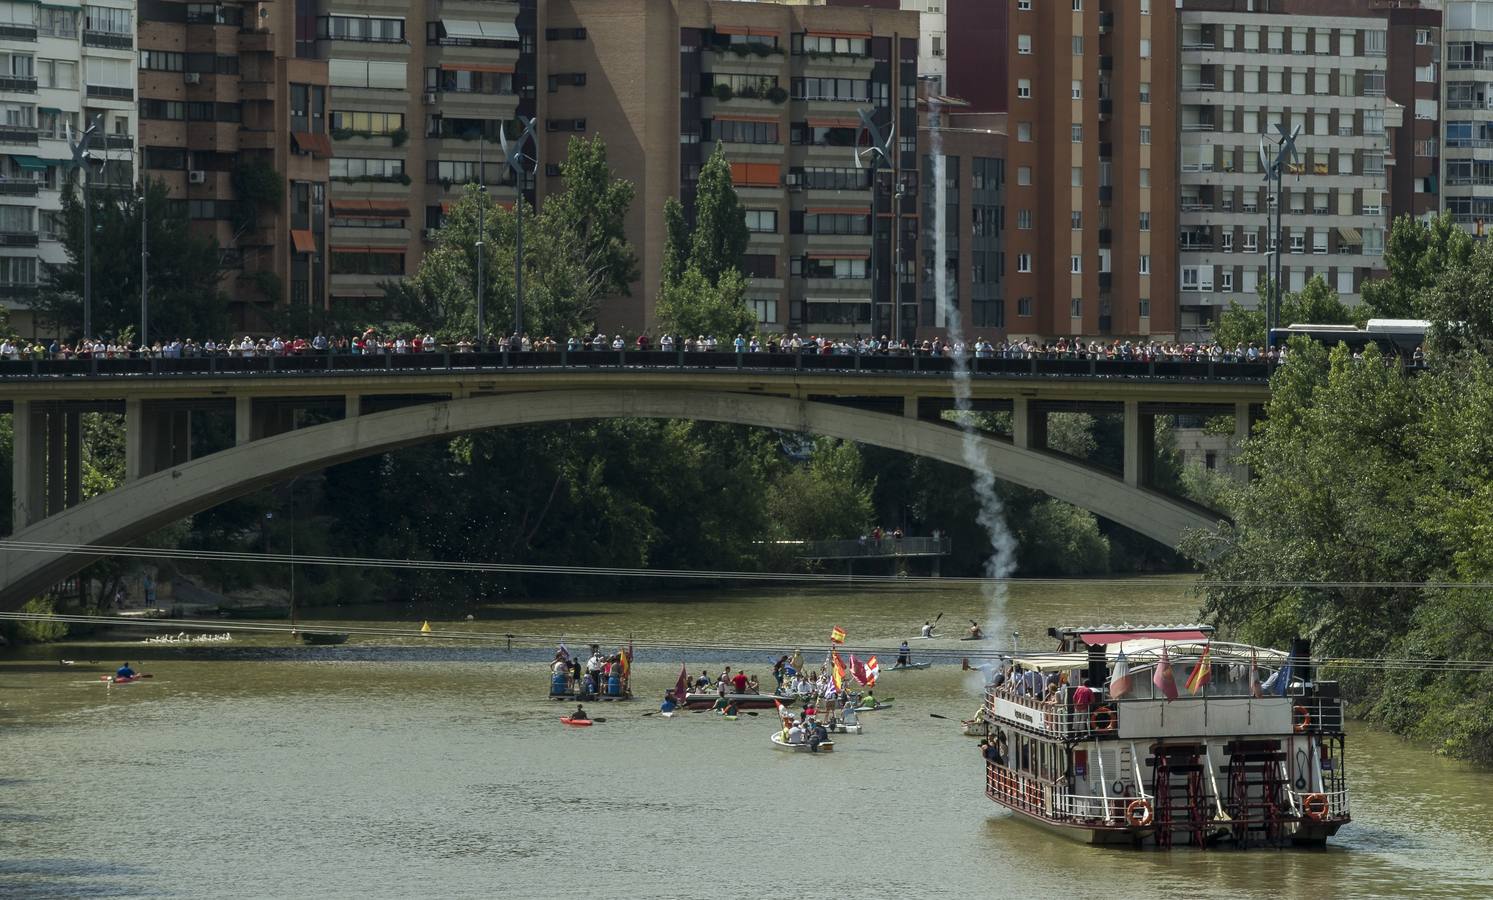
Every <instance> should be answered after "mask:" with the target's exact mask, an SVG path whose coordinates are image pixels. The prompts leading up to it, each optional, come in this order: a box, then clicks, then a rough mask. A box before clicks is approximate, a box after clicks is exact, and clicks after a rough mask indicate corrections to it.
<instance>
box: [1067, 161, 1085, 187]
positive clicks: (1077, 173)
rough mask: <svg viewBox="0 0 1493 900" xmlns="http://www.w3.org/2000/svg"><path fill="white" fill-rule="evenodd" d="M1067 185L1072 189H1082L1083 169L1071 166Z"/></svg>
mask: <svg viewBox="0 0 1493 900" xmlns="http://www.w3.org/2000/svg"><path fill="white" fill-rule="evenodd" d="M1068 183H1069V184H1071V185H1072V186H1073V187H1083V167H1082V166H1073V167H1072V168H1071V169H1069V171H1068Z"/></svg>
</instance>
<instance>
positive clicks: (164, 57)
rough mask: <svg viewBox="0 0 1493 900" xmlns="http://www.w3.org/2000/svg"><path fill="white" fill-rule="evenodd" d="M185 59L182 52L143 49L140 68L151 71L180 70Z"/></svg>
mask: <svg viewBox="0 0 1493 900" xmlns="http://www.w3.org/2000/svg"><path fill="white" fill-rule="evenodd" d="M185 59H186V58H185V57H184V56H183V55H182V54H180V53H172V52H170V51H167V50H141V51H140V68H141V69H145V70H148V71H151V72H180V71H182V70H183V68H184V66H185Z"/></svg>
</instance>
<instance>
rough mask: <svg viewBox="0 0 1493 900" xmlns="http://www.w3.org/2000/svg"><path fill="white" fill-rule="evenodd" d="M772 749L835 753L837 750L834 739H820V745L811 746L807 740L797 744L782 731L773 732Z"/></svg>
mask: <svg viewBox="0 0 1493 900" xmlns="http://www.w3.org/2000/svg"><path fill="white" fill-rule="evenodd" d="M772 749H774V750H783V751H786V752H788V753H833V752H835V742H834V741H820V742H819V743H818V745H816V746H811V745H810V744H809V743H808V742H807V741H800V742H799V743H797V744H794V743H790V742H789V740H788V737H787V735H785V734H783V732H781V731H774V732H773V733H772Z"/></svg>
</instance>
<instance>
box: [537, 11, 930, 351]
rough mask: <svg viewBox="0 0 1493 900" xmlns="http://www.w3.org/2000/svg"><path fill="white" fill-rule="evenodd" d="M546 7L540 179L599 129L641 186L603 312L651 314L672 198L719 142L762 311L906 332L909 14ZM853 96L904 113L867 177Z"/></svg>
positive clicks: (887, 112) (912, 107)
mask: <svg viewBox="0 0 1493 900" xmlns="http://www.w3.org/2000/svg"><path fill="white" fill-rule="evenodd" d="M540 12H541V17H540V22H539V27H540V29H541V33H542V35H543V38H544V39H543V42H542V44H541V52H540V62H539V66H540V69H539V77H540V80H541V82H542V83H544V84H546V86H547V88H548V89H547V90H546V92H545V102H544V105H543V111H542V112H541V119H542V121H543V142H542V143H543V148H542V159H543V163H544V165H543V169H542V172H541V184H540V188H539V192H540V193H541V195H542V194H543V193H544V192H545V191H547V190H550V189H553V187H555V186H558V184H559V182H558V175H559V162H560V160H561V159H562V158H563V155H564V152H565V146H566V142H567V141H568V140H569V138H570V136H571V135H572V134H575V133H584V134H597V135H600V136H601V137H603V138H605V139H606V141H607V147H608V152H609V154H610V159H611V163H612V166H613V168H614V169H615V170H616V171H617V174H618V175H619V176H620V177H622V178H626V179H629V180H631V181H632V182H633V183H634V184H635V185H637V197H636V199H635V200H634V202H633V207H632V210H631V212H630V214H629V217H628V232H629V236H630V238H631V240H632V242H633V244H634V246H635V247H636V248H637V251H638V256H639V265H640V274H641V277H640V281H639V283H638V284H637V285H635V286H634V288H633V292H632V296H631V297H628V298H617V300H616V301H615V302H610V303H609V304H608V305H607V307H606V308H605V309H604V310H603V313H602V322H603V327H605V328H609V329H610V328H612V327H613V325H614V324H615V325H618V326H625V327H629V328H633V327H638V326H640V325H642V324H644V323H649V322H651V321H652V310H653V303H654V299H655V297H656V295H657V292H658V279H659V265H660V261H661V257H662V249H663V233H664V227H663V203H664V199H665V198H667V197H671V196H675V197H679V198H680V199H681V200H682V201H683V202H684V204H685V207H686V209H687V210H689V209H691V207H692V204H693V200H694V194H695V188H696V183H697V179H698V176H699V170H700V166H701V165H702V164H703V163H704V161H705V160H706V159H707V158H708V157H709V155H710V154H711V153H712V152H713V151H714V149H715V148H716V146H721V147H722V148H724V151H725V153H726V155H727V156H728V158H729V159H730V161H731V165H732V170H733V175H734V177H735V182H736V187H737V191H738V193H739V194H740V196H741V199H742V202H743V203H744V205H745V206H746V207H747V222H748V227H749V229H750V230H751V240H750V243H749V245H748V250H747V253H748V256H747V268H748V271H747V273H746V274H748V275H749V276H750V278H751V283H750V288H749V299H750V302H751V304H752V306H753V308H754V309H755V310H756V312H757V317H758V321H759V323H760V324H761V325H762V327H763V328H765V329H771V330H787V331H800V332H813V333H825V334H847V335H848V334H855V333H861V334H864V333H867V332H870V331H875V332H878V333H886V334H888V335H891V334H893V333H900V334H905V335H907V336H908V337H911V336H912V335H913V334H914V333H915V332H916V330H917V327H918V318H917V284H916V266H915V265H914V264H911V262H910V261H911V260H915V259H916V258H917V256H916V251H915V247H916V242H917V235H918V207H917V200H916V197H915V196H914V195H912V194H911V193H909V192H907V191H905V190H904V191H903V192H902V194H901V196H900V198H899V197H898V192H897V190H896V188H897V185H898V183H899V181H900V182H902V183H903V184H904V186H905V184H906V182H907V181H908V179H909V175H914V174H915V173H916V170H917V167H918V162H919V152H918V137H917V135H918V128H917V108H916V102H917V101H916V94H917V54H918V18H917V14H916V13H910V12H900V11H896V10H892V9H877V8H868V7H866V8H852V7H834V6H803V5H795V4H791V3H767V2H763V3H742V2H727V0H677V2H673V3H655V2H649V0H554V2H550V3H546V4H543V5H542V8H541V10H540ZM862 108H869V109H872V110H874V115H875V120H876V121H877V123H878V124H880V125H882V126H884V127H889V126H891V125H892V124H893V122H895V124H896V130H895V133H896V137H895V141H894V143H895V146H894V148H893V154H892V155H893V157H894V159H893V160H892V162H893V164H894V166H895V168H894V169H893V170H892V171H887V170H885V169H883V170H882V172H881V174H880V177H879V179H878V180H877V182H876V183H875V187H876V190H874V191H873V181H872V178H871V173H870V170H869V169H867V168H857V165H856V161H855V150H854V145H855V142H856V135H857V131H858V129H859V124H860V122H859V118H858V110H860V109H862ZM894 204H896V205H897V207H898V209H897V212H896V214H895V215H894V213H893V205H894ZM894 220H895V221H896V222H897V223H898V225H897V227H894V224H893V223H894ZM873 221H874V222H875V232H876V244H875V246H876V249H877V252H876V256H875V257H874V258H873V257H872V246H873V245H872V236H871V232H872V222H873ZM894 236H895V237H894ZM894 243H895V244H896V249H895V253H896V255H897V256H899V257H901V258H902V259H903V261H904V264H903V265H900V266H895V267H894V266H893V265H892V260H893V258H894V257H893V253H894V248H893V244H894ZM894 270H895V271H894ZM894 274H895V276H896V277H895V278H894ZM873 276H874V279H873ZM894 285H895V288H894ZM894 297H895V298H896V303H897V305H898V312H897V313H896V314H895V315H894V312H893V303H894Z"/></svg>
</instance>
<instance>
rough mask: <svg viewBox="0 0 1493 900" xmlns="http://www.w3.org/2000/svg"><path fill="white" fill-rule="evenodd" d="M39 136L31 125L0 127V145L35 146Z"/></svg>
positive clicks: (37, 131)
mask: <svg viewBox="0 0 1493 900" xmlns="http://www.w3.org/2000/svg"><path fill="white" fill-rule="evenodd" d="M40 134H41V131H40V129H38V128H36V127H35V126H32V125H0V144H35V143H36V141H37V136H38V135H40Z"/></svg>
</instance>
